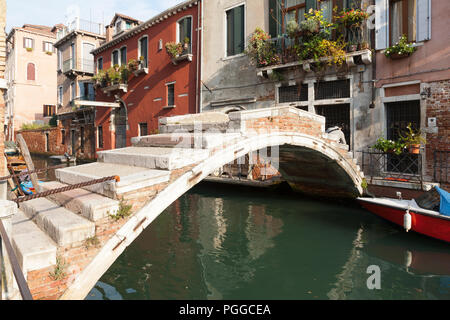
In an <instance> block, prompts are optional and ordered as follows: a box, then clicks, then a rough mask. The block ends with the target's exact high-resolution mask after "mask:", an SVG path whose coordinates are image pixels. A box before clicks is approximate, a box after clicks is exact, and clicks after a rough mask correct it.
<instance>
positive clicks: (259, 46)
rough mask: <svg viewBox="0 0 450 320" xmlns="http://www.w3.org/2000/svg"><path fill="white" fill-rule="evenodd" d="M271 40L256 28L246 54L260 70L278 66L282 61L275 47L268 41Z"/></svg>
mask: <svg viewBox="0 0 450 320" xmlns="http://www.w3.org/2000/svg"><path fill="white" fill-rule="evenodd" d="M269 39H270V36H269V34H267V33H266V32H265V31H263V30H262V29H260V28H256V29H255V31H254V32H253V34H252V36H251V38H250V41H249V44H248V47H247V49H246V50H245V54H247V55H248V56H249V58H250V60H251V61H252V63H254V64H256V66H257V67H258V68H261V67H267V66H271V65H276V64H279V63H280V61H281V59H280V57H279V55H278V54H277V50H276V48H275V46H274V45H273V44H272V43H271V42H269V41H268V40H269Z"/></svg>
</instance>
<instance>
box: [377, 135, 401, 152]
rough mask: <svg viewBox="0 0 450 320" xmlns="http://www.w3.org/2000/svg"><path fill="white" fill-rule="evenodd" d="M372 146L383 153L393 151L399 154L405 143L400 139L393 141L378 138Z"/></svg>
mask: <svg viewBox="0 0 450 320" xmlns="http://www.w3.org/2000/svg"><path fill="white" fill-rule="evenodd" d="M372 148H374V149H376V150H379V151H382V152H384V153H395V154H396V155H400V154H402V153H403V151H404V150H405V149H406V144H405V143H404V142H403V141H402V140H401V139H399V140H397V141H393V140H386V139H384V138H379V139H378V140H377V143H376V144H375V145H373V146H372Z"/></svg>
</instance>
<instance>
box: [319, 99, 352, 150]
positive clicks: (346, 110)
mask: <svg viewBox="0 0 450 320" xmlns="http://www.w3.org/2000/svg"><path fill="white" fill-rule="evenodd" d="M315 109H316V113H317V114H318V115H321V116H324V117H325V127H326V129H329V128H332V127H336V126H337V127H339V128H342V132H344V135H345V140H346V142H347V144H348V145H349V146H351V142H350V141H351V140H350V138H351V131H350V105H349V104H331V105H321V106H315Z"/></svg>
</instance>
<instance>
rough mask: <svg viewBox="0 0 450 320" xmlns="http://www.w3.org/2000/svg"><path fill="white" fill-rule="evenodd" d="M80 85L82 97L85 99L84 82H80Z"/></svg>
mask: <svg viewBox="0 0 450 320" xmlns="http://www.w3.org/2000/svg"><path fill="white" fill-rule="evenodd" d="M78 86H79V87H80V97H81V99H83V100H84V98H85V95H86V92H84V82H78Z"/></svg>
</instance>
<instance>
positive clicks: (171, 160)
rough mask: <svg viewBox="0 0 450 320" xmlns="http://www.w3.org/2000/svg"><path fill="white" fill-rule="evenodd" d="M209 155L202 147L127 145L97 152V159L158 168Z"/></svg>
mask: <svg viewBox="0 0 450 320" xmlns="http://www.w3.org/2000/svg"><path fill="white" fill-rule="evenodd" d="M208 157H209V151H208V150H204V149H185V148H155V147H147V148H145V147H144V148H141V147H129V148H123V149H115V150H109V151H102V152H98V161H100V162H105V163H116V164H123V165H129V166H135V167H142V168H148V169H160V170H174V169H180V168H183V167H186V166H189V165H192V164H195V163H198V162H200V161H203V160H205V159H206V158H208Z"/></svg>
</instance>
